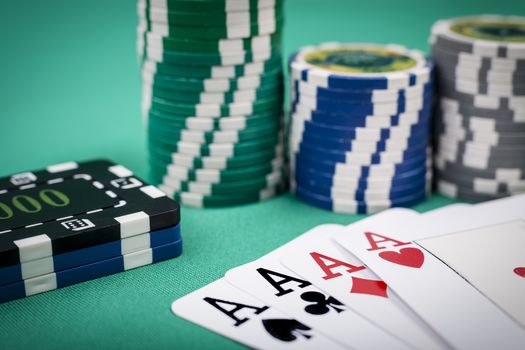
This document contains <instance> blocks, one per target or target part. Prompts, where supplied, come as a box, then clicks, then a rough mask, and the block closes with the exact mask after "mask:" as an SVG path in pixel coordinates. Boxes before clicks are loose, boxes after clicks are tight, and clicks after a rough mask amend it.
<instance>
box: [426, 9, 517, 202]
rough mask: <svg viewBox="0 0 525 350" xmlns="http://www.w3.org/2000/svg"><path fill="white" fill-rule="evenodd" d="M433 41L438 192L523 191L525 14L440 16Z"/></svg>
mask: <svg viewBox="0 0 525 350" xmlns="http://www.w3.org/2000/svg"><path fill="white" fill-rule="evenodd" d="M430 43H431V49H432V55H433V57H434V60H435V62H436V71H437V85H438V92H439V95H440V96H439V101H438V103H437V105H438V112H437V121H436V128H435V133H436V135H435V139H436V146H437V148H436V167H437V171H436V176H437V179H438V186H437V187H438V190H439V191H440V192H441V193H443V194H444V195H446V196H449V197H453V198H458V199H465V200H473V201H479V200H490V199H494V198H500V197H503V196H508V195H513V194H516V193H521V192H524V191H525V188H524V186H523V178H524V175H523V172H524V171H525V18H523V17H515V16H477V17H462V18H454V19H447V20H440V21H438V22H436V23H435V24H434V26H433V27H432V32H431V36H430Z"/></svg>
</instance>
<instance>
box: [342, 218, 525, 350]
mask: <svg viewBox="0 0 525 350" xmlns="http://www.w3.org/2000/svg"><path fill="white" fill-rule="evenodd" d="M416 219H417V218H414V217H413V215H408V214H407V212H406V210H400V209H391V210H388V211H384V212H382V213H380V214H377V215H374V216H373V217H370V218H367V219H364V220H361V221H359V222H357V223H355V224H354V225H350V226H347V227H346V229H345V232H343V233H339V234H337V235H334V239H335V240H336V241H337V242H338V243H339V244H341V245H342V246H343V247H344V248H345V249H347V250H348V251H349V252H351V253H353V254H354V255H355V256H356V257H357V258H358V259H360V260H361V261H362V262H363V263H364V264H365V265H367V266H368V267H369V268H370V269H371V270H372V271H374V272H375V273H376V274H377V275H378V276H379V277H380V278H382V279H383V280H384V281H385V282H386V283H387V285H388V286H389V287H390V288H392V290H393V291H394V292H395V293H396V294H397V295H398V296H399V297H400V298H401V299H403V301H405V303H406V304H407V305H408V306H409V307H411V308H412V310H413V311H415V312H416V313H417V314H418V315H419V316H420V317H421V318H422V319H423V320H424V321H425V322H426V323H427V324H428V325H429V326H430V327H432V328H433V329H434V330H435V331H436V332H437V333H438V334H440V335H441V336H442V338H443V340H444V341H446V342H447V343H448V344H450V346H451V347H453V348H456V349H495V348H502V347H503V348H505V349H523V348H524V346H525V332H524V331H523V330H522V329H521V328H520V327H519V326H518V325H517V323H515V322H514V321H513V320H511V319H510V318H508V317H507V316H506V315H505V314H504V313H503V312H502V311H501V310H500V309H499V308H498V307H496V306H495V305H494V304H493V303H492V302H491V301H489V300H488V299H487V298H486V297H485V296H483V295H482V294H480V293H479V292H478V291H477V290H476V289H474V288H473V287H472V286H471V285H469V284H468V282H467V281H465V280H464V279H463V278H462V277H461V276H459V275H458V274H457V273H455V272H454V271H453V270H451V269H450V268H448V267H447V266H446V265H445V264H443V263H442V262H441V261H440V260H438V259H437V258H436V257H434V256H433V255H432V254H430V253H428V252H426V251H425V250H424V249H422V248H420V247H419V246H418V245H416V244H415V243H414V242H413V241H412V240H411V237H416V236H424V234H422V233H421V231H423V232H424V231H425V230H427V225H425V222H424V220H416Z"/></svg>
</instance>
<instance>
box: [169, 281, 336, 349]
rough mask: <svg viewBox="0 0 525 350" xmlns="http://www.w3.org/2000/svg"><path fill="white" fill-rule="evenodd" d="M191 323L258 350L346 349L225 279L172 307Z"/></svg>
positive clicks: (194, 293) (189, 295)
mask: <svg viewBox="0 0 525 350" xmlns="http://www.w3.org/2000/svg"><path fill="white" fill-rule="evenodd" d="M171 310H172V312H173V313H174V314H175V315H177V316H179V317H182V318H184V319H186V320H188V321H190V322H193V323H196V324H198V325H201V326H203V327H205V328H208V329H210V330H212V331H214V332H217V333H219V334H222V335H224V336H226V337H229V338H231V339H233V340H236V341H238V342H239V343H242V344H245V345H248V346H250V347H253V348H258V349H312V350H313V349H322V348H325V349H342V347H341V346H340V345H339V344H337V343H335V342H334V341H332V340H330V339H328V338H327V337H324V336H323V335H321V334H319V333H318V332H317V331H315V330H313V329H312V328H311V327H310V326H308V325H305V324H303V323H301V322H299V321H297V320H295V319H293V318H291V317H289V316H287V315H285V314H283V313H281V312H279V311H277V310H275V309H273V308H271V307H269V306H266V305H265V304H264V303H262V302H261V301H259V300H257V299H255V298H253V297H252V296H250V295H248V294H246V293H244V292H242V291H240V290H239V289H237V288H235V287H233V286H232V285H231V284H229V283H227V282H226V281H225V280H224V279H223V278H221V279H219V280H217V281H215V282H213V283H210V284H208V285H206V286H204V287H203V288H201V289H198V290H196V291H194V292H193V293H190V294H188V295H186V296H184V297H182V298H180V299H177V300H175V301H174V302H173V303H172V305H171Z"/></svg>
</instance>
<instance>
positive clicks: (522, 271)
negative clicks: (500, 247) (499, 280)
mask: <svg viewBox="0 0 525 350" xmlns="http://www.w3.org/2000/svg"><path fill="white" fill-rule="evenodd" d="M514 273H515V274H516V275H518V276H520V277H523V278H525V267H516V268H515V269H514Z"/></svg>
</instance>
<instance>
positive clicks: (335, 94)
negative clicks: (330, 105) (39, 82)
mask: <svg viewBox="0 0 525 350" xmlns="http://www.w3.org/2000/svg"><path fill="white" fill-rule="evenodd" d="M299 86H300V82H299V81H298V80H295V81H294V82H293V87H294V89H295V94H296V95H300V94H301V90H300V87H299ZM311 90H313V91H315V92H313V94H314V95H313V96H312V97H315V98H316V99H317V100H327V101H332V102H338V101H343V102H356V103H374V102H376V101H375V97H374V92H376V93H377V91H376V90H338V89H330V88H323V87H319V86H317V87H315V86H314V87H312V89H311ZM407 91H410V90H407V89H397V90H393V92H392V93H391V96H389V97H384V101H386V102H389V101H392V102H396V101H399V100H401V99H403V98H406V95H407ZM432 93H433V85H432V84H431V83H426V84H424V85H423V87H422V93H421V95H420V96H421V97H426V96H428V95H430V94H432ZM383 96H384V94H383Z"/></svg>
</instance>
